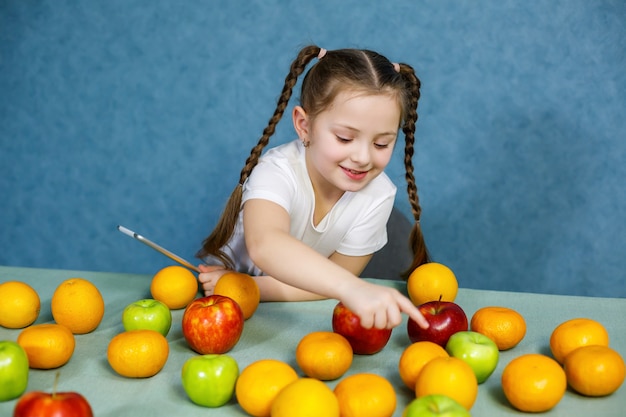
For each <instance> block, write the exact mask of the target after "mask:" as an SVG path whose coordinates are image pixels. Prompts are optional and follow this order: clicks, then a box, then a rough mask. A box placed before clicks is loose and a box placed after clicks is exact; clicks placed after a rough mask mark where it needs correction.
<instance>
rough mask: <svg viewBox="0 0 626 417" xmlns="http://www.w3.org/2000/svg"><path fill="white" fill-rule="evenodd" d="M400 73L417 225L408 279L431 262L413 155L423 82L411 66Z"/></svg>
mask: <svg viewBox="0 0 626 417" xmlns="http://www.w3.org/2000/svg"><path fill="white" fill-rule="evenodd" d="M400 73H401V74H402V76H403V77H404V78H405V79H406V80H407V81H408V88H409V93H410V94H409V96H408V106H407V112H406V115H405V117H404V124H403V126H402V131H403V132H404V136H405V146H404V167H405V178H406V182H407V193H408V195H409V203H410V205H411V211H412V213H413V217H414V220H415V223H414V225H413V228H412V230H411V234H410V236H409V246H410V248H411V251H412V252H413V261H412V263H411V266H410V267H409V269H407V270H406V271H405V272H404V274H403V275H404V277H405V278H407V277H408V276H409V275H410V273H411V272H412V271H413V270H414V269H415V268H417V267H418V266H420V265H422V264H424V263H426V262H430V255H429V254H428V250H427V248H426V243H425V242H424V237H423V235H422V231H421V227H420V217H421V215H422V208H421V207H420V203H419V197H418V195H417V186H416V185H415V176H414V175H413V171H414V169H413V154H414V144H415V123H416V122H417V117H418V115H417V103H418V101H419V98H420V87H421V82H420V80H419V78H417V76H416V75H415V71H414V70H413V68H412V67H411V66H410V65H407V64H400Z"/></svg>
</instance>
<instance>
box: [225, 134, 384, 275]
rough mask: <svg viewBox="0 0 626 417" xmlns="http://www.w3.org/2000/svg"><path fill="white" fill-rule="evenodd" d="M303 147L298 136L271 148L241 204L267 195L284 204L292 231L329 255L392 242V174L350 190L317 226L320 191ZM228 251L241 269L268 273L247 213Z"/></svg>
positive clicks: (248, 183)
mask: <svg viewBox="0 0 626 417" xmlns="http://www.w3.org/2000/svg"><path fill="white" fill-rule="evenodd" d="M304 153H305V150H304V147H303V146H302V143H300V141H298V140H295V141H292V142H289V143H286V144H284V145H280V146H277V147H275V148H272V149H270V150H269V151H267V153H266V154H265V155H263V156H262V157H261V158H260V159H259V163H258V164H257V166H256V167H255V168H254V169H253V171H252V174H250V177H249V178H248V180H247V181H246V182H245V184H244V187H243V200H242V204H243V203H245V202H246V201H248V200H251V199H264V200H269V201H272V202H274V203H276V204H278V205H280V206H281V207H283V208H284V209H285V210H286V211H287V212H288V213H289V217H290V220H291V223H290V234H291V236H293V237H295V238H296V239H298V240H300V241H302V242H304V243H305V244H307V245H308V246H310V247H311V248H313V249H314V250H315V251H316V252H318V253H320V254H322V255H324V256H326V257H328V256H330V255H332V254H333V253H334V252H339V253H341V254H343V255H348V256H363V255H369V254H371V253H374V252H376V251H377V250H379V249H381V248H382V247H383V246H384V245H385V244H386V243H387V221H388V220H389V216H390V214H391V210H392V208H393V204H394V199H395V195H396V186H395V185H394V184H393V183H392V182H391V180H390V179H389V177H387V175H386V174H385V173H384V172H383V173H381V174H380V175H378V176H377V177H376V178H375V179H374V180H372V181H371V182H370V183H369V184H368V185H367V186H366V187H365V188H363V189H362V190H360V191H358V192H350V191H348V192H345V193H344V195H343V196H342V197H341V198H340V199H339V201H337V203H335V205H334V206H333V208H332V209H331V210H330V212H328V214H326V216H325V217H324V218H323V219H322V221H320V222H319V224H317V225H316V226H315V225H314V224H313V213H314V210H315V195H314V192H313V187H312V185H311V180H310V178H309V176H308V173H307V169H306V164H305V158H304ZM224 251H225V252H226V253H227V254H228V255H229V256H230V257H231V259H232V260H233V262H234V263H235V268H236V269H237V270H238V271H240V272H245V273H248V274H250V275H255V276H257V275H263V273H262V271H261V270H259V268H257V267H256V266H255V265H254V263H253V262H252V260H251V259H250V257H249V256H248V251H247V250H246V245H245V241H244V235H243V216H242V213H240V214H239V220H238V222H237V226H236V227H235V232H234V235H233V237H232V238H231V240H230V242H229V243H228V245H227V248H225V250H224Z"/></svg>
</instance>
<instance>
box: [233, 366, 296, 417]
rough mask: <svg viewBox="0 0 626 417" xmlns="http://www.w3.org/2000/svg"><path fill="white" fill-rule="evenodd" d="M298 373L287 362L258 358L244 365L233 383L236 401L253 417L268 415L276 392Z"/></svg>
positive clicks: (265, 416) (266, 416) (293, 379)
mask: <svg viewBox="0 0 626 417" xmlns="http://www.w3.org/2000/svg"><path fill="white" fill-rule="evenodd" d="M296 379H298V374H297V373H296V371H295V369H293V368H292V367H291V366H290V365H289V364H287V363H285V362H283V361H279V360H277V359H260V360H257V361H255V362H252V363H251V364H250V365H248V366H246V367H245V368H244V369H243V371H241V374H240V375H239V378H238V379H237V382H236V384H235V395H236V396H237V402H238V403H239V405H240V406H241V408H243V409H244V411H245V412H246V413H248V414H250V415H251V416H255V417H269V415H270V412H271V409H272V403H273V402H274V399H275V398H276V396H277V395H278V393H279V392H280V391H281V390H282V389H283V388H284V387H286V386H287V385H289V384H290V383H291V382H293V381H295V380H296Z"/></svg>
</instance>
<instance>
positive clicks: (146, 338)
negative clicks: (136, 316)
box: [107, 330, 169, 378]
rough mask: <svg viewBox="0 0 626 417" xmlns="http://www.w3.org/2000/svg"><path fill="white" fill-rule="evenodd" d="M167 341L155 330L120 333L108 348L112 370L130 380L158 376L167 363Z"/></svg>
mask: <svg viewBox="0 0 626 417" xmlns="http://www.w3.org/2000/svg"><path fill="white" fill-rule="evenodd" d="M168 356H169V345H168V343H167V339H166V338H165V336H163V335H162V334H161V333H159V332H157V331H155V330H130V331H126V332H122V333H119V334H118V335H116V336H115V337H113V338H112V339H111V341H110V342H109V346H108V347H107V360H108V361H109V365H111V368H113V370H114V371H115V372H117V373H118V374H120V375H121V376H125V377H128V378H147V377H151V376H153V375H156V374H157V373H158V372H159V371H160V370H161V369H162V368H163V366H165V363H166V362H167V358H168Z"/></svg>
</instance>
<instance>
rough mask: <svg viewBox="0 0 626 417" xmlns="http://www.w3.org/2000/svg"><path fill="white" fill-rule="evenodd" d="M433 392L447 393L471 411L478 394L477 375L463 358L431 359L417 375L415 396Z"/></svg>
mask: <svg viewBox="0 0 626 417" xmlns="http://www.w3.org/2000/svg"><path fill="white" fill-rule="evenodd" d="M431 394H442V395H447V396H448V397H450V398H452V399H454V400H456V401H457V402H458V403H459V404H461V405H462V406H463V407H465V408H466V409H467V410H468V411H469V409H470V408H472V406H473V405H474V401H476V397H477V396H478V381H477V380H476V375H475V374H474V371H473V370H472V368H471V367H470V366H469V365H468V364H467V363H465V362H464V361H463V360H462V359H459V358H455V357H452V356H450V357H447V358H434V359H431V360H430V361H429V362H428V363H427V364H426V365H424V367H423V368H422V370H421V371H420V373H419V375H418V376H417V381H416V382H415V396H416V397H417V398H419V397H423V396H425V395H431Z"/></svg>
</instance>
